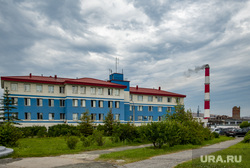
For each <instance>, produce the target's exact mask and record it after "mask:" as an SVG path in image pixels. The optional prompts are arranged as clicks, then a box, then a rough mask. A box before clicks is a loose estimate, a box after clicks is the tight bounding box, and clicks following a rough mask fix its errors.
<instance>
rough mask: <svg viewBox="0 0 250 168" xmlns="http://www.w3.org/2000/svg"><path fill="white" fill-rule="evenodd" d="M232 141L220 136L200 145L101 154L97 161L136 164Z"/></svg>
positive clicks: (229, 138) (148, 148)
mask: <svg viewBox="0 0 250 168" xmlns="http://www.w3.org/2000/svg"><path fill="white" fill-rule="evenodd" d="M231 139H234V138H232V137H226V136H220V138H215V139H213V140H209V141H204V142H203V144H201V145H191V144H187V145H175V146H173V147H168V146H163V147H162V148H161V149H155V148H154V147H146V148H138V149H131V150H126V151H119V152H112V153H109V154H102V155H100V157H99V158H98V159H97V160H103V161H111V162H116V160H124V162H123V163H121V164H126V163H131V162H136V161H139V160H145V159H149V158H150V157H153V156H157V155H163V154H168V153H173V152H178V151H182V150H187V149H195V148H200V147H202V146H206V145H211V144H215V143H219V142H222V141H227V140H231Z"/></svg>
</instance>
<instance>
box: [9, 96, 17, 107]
mask: <svg viewBox="0 0 250 168" xmlns="http://www.w3.org/2000/svg"><path fill="white" fill-rule="evenodd" d="M11 103H12V105H14V106H17V104H18V98H17V97H12V98H11Z"/></svg>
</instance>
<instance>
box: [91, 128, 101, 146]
mask: <svg viewBox="0 0 250 168" xmlns="http://www.w3.org/2000/svg"><path fill="white" fill-rule="evenodd" d="M103 133H104V131H98V130H94V132H93V135H92V137H93V140H94V141H95V142H96V143H97V145H98V146H103V145H104V138H103Z"/></svg>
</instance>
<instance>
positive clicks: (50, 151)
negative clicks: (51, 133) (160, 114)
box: [9, 137, 141, 158]
mask: <svg viewBox="0 0 250 168" xmlns="http://www.w3.org/2000/svg"><path fill="white" fill-rule="evenodd" d="M128 145H130V146H132V145H141V143H140V144H138V143H122V142H119V143H113V142H112V141H111V140H110V137H105V144H104V145H103V146H97V145H95V144H93V145H91V146H90V147H84V146H83V145H82V142H80V141H79V142H78V144H77V146H76V148H75V149H73V150H71V149H69V148H68V146H67V144H66V141H65V138H64V137H47V138H23V139H20V140H19V141H18V146H17V147H14V148H13V149H14V153H13V154H12V155H9V157H13V158H18V157H43V156H57V155H62V154H75V153H79V152H83V151H90V150H99V149H108V148H113V147H121V146H128Z"/></svg>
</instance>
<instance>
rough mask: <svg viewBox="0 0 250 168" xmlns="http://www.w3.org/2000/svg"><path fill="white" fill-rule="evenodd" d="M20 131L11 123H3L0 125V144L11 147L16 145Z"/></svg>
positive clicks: (20, 135)
mask: <svg viewBox="0 0 250 168" xmlns="http://www.w3.org/2000/svg"><path fill="white" fill-rule="evenodd" d="M21 137H22V132H21V131H20V130H19V129H18V128H16V127H15V126H13V125H12V124H11V123H3V124H2V125H1V127H0V145H3V146H7V147H12V146H16V145H17V141H18V139H20V138H21Z"/></svg>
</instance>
